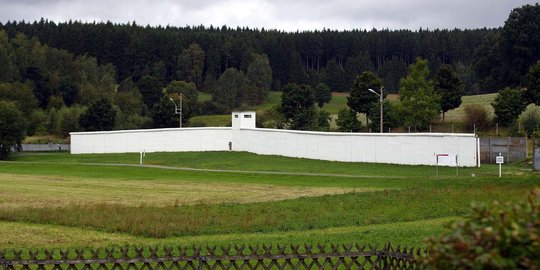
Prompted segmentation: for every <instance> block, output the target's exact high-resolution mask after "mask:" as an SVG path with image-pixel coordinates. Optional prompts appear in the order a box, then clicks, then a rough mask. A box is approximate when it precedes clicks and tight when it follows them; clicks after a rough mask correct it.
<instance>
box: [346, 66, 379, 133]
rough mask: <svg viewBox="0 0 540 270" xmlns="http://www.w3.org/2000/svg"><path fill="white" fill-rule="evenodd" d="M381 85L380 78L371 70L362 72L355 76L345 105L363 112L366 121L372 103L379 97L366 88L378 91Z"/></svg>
mask: <svg viewBox="0 0 540 270" xmlns="http://www.w3.org/2000/svg"><path fill="white" fill-rule="evenodd" d="M381 87H382V82H381V79H379V77H377V75H375V74H374V73H373V72H371V71H365V72H362V74H360V75H359V76H357V77H356V79H355V80H354V83H353V85H352V87H351V92H350V94H349V96H348V97H347V105H348V106H349V108H351V110H353V111H355V112H357V113H365V114H366V123H367V119H368V118H369V117H370V115H371V109H372V108H373V104H375V103H378V102H379V99H380V98H379V96H377V95H376V94H374V93H372V92H370V91H369V90H368V89H372V90H375V91H378V90H379V89H380V88H381Z"/></svg>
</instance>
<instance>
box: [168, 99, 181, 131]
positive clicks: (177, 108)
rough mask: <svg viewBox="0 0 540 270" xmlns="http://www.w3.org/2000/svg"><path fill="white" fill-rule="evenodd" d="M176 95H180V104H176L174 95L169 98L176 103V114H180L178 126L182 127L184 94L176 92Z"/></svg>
mask: <svg viewBox="0 0 540 270" xmlns="http://www.w3.org/2000/svg"><path fill="white" fill-rule="evenodd" d="M176 95H179V96H180V104H179V106H178V105H177V104H176V102H175V101H174V99H173V98H172V97H169V100H170V101H172V103H173V104H174V114H178V115H179V117H178V126H179V127H182V96H183V94H182V93H180V94H175V96H176Z"/></svg>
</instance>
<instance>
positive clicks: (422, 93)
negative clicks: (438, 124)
mask: <svg viewBox="0 0 540 270" xmlns="http://www.w3.org/2000/svg"><path fill="white" fill-rule="evenodd" d="M428 76H429V68H428V62H427V60H423V59H421V58H417V59H416V62H415V63H414V64H412V65H410V67H409V74H408V75H407V77H406V78H404V79H402V80H401V87H400V89H399V99H400V101H401V106H402V113H403V119H404V125H405V126H406V127H412V128H414V129H415V130H416V129H427V128H428V127H429V125H430V124H431V122H432V121H433V119H434V118H435V117H436V116H437V115H438V114H439V111H440V109H441V107H440V103H439V100H438V97H437V95H436V94H435V93H434V91H433V82H432V81H431V80H429V79H428Z"/></svg>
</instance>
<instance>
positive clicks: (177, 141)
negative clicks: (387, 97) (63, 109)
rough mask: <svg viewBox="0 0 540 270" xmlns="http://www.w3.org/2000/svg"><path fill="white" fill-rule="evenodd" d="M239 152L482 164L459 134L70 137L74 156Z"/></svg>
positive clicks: (161, 132) (195, 131) (254, 132)
mask: <svg viewBox="0 0 540 270" xmlns="http://www.w3.org/2000/svg"><path fill="white" fill-rule="evenodd" d="M229 142H232V149H233V150H234V151H246V152H251V153H256V154H264V155H281V156H287V157H300V158H310V159H321V160H335V161H346V162H373V163H393V164H411V165H421V164H422V165H435V161H436V157H435V155H436V154H442V153H446V154H457V156H458V163H459V165H460V166H476V165H477V139H476V137H475V136H474V134H458V133H384V134H379V133H337V132H309V131H292V130H277V129H231V128H182V129H179V128H169V129H153V130H129V131H108V132H75V133H71V143H72V146H71V153H74V154H80V153H127V152H141V151H146V152H181V151H227V150H229Z"/></svg>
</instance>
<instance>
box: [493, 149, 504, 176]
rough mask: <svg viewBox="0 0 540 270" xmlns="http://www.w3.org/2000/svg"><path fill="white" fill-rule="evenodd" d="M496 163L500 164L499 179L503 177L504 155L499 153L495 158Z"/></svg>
mask: <svg viewBox="0 0 540 270" xmlns="http://www.w3.org/2000/svg"><path fill="white" fill-rule="evenodd" d="M495 162H496V163H497V164H499V178H501V176H502V164H503V163H504V156H503V155H502V153H499V155H498V156H496V157H495Z"/></svg>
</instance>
